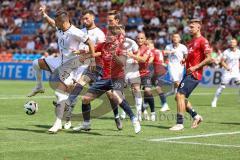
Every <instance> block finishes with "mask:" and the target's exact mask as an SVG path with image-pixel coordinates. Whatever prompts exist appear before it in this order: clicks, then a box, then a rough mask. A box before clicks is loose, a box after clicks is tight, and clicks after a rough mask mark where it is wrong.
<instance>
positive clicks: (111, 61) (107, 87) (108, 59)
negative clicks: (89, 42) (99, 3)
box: [73, 17, 141, 133]
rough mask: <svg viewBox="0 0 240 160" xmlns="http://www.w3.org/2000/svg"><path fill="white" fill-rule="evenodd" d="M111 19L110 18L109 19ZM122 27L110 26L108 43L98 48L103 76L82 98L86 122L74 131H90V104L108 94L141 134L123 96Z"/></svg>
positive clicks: (123, 60)
mask: <svg viewBox="0 0 240 160" xmlns="http://www.w3.org/2000/svg"><path fill="white" fill-rule="evenodd" d="M108 18H109V17H108ZM123 31H124V30H123V29H122V28H121V26H109V29H108V32H107V36H106V42H104V43H102V44H100V45H98V46H97V47H96V51H97V53H100V59H99V60H100V61H101V63H102V67H103V76H102V78H101V79H99V80H97V81H96V82H95V83H94V84H93V85H92V86H91V87H90V88H89V90H88V92H87V93H86V94H85V95H84V96H83V97H82V106H83V107H82V109H83V118H84V122H83V123H82V124H80V125H79V126H77V127H74V128H73V130H75V131H81V130H89V129H90V125H91V123H90V110H91V108H90V102H91V101H93V100H94V99H96V98H98V97H100V96H101V95H102V94H104V93H106V92H107V94H108V97H109V99H110V101H111V103H115V105H114V106H116V107H117V106H118V105H120V106H121V107H122V108H123V110H124V111H125V112H126V113H127V114H128V115H129V117H130V119H131V121H132V123H133V126H134V130H135V133H139V132H140V130H141V126H140V123H139V121H138V120H137V118H136V117H135V115H134V113H133V112H132V110H131V108H130V106H129V104H128V102H127V101H126V100H125V98H124V96H123V92H122V89H123V83H122V82H121V80H124V63H125V58H126V56H125V55H123V52H122V49H121V44H122V43H123V41H124V39H125V37H124V34H123Z"/></svg>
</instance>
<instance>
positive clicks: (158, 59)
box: [151, 48, 164, 75]
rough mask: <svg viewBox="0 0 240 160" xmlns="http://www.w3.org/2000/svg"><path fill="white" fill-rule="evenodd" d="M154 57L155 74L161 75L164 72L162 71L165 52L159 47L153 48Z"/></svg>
mask: <svg viewBox="0 0 240 160" xmlns="http://www.w3.org/2000/svg"><path fill="white" fill-rule="evenodd" d="M151 52H152V55H153V57H154V59H153V68H154V75H160V74H162V73H163V71H162V68H163V67H162V64H163V61H164V59H163V53H162V51H160V50H159V49H156V48H154V49H151Z"/></svg>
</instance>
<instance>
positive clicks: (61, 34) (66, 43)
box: [29, 6, 94, 133]
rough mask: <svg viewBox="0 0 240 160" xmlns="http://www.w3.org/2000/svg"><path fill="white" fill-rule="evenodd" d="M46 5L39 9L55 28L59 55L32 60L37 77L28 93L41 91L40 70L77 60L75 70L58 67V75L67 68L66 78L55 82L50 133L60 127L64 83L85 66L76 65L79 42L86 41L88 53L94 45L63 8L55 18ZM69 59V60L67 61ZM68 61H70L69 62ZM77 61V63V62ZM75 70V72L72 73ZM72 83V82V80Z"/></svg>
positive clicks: (50, 69)
mask: <svg viewBox="0 0 240 160" xmlns="http://www.w3.org/2000/svg"><path fill="white" fill-rule="evenodd" d="M45 10H46V7H45V6H41V7H40V11H41V13H42V15H43V17H44V18H45V19H46V20H47V22H48V23H49V24H50V25H51V26H52V27H54V28H56V29H57V31H56V34H57V38H58V46H59V52H60V54H59V56H58V57H56V58H53V57H49V58H45V59H39V60H36V61H33V68H34V69H35V71H36V79H37V86H36V88H34V89H33V92H32V93H31V94H30V95H29V96H30V97H31V96H34V95H36V94H37V93H40V92H43V91H44V90H43V86H42V82H41V70H47V71H50V72H51V73H53V72H55V71H56V69H57V68H59V67H61V66H64V67H66V66H67V65H65V63H68V64H69V65H70V67H71V65H72V63H71V62H73V61H75V62H77V63H76V64H77V65H76V66H75V68H76V69H75V70H74V71H73V70H71V69H70V67H69V68H64V70H61V69H59V75H58V76H59V77H60V79H61V77H62V76H63V75H62V73H61V72H63V73H64V72H65V71H66V70H65V69H67V70H68V71H69V73H68V74H69V75H70V76H68V77H66V79H61V80H60V83H57V85H56V90H55V95H56V97H57V106H56V109H55V113H56V121H55V123H54V125H53V127H51V128H50V129H49V130H48V131H49V132H50V133H56V132H57V131H58V130H60V129H62V118H63V112H64V108H65V101H66V100H67V98H68V93H67V92H68V88H67V87H66V84H67V85H69V83H71V82H70V81H72V78H73V76H74V75H78V74H76V72H78V69H80V70H82V71H81V72H83V70H84V69H85V68H86V66H84V67H81V66H78V65H80V64H81V63H80V62H79V59H78V57H77V55H76V53H77V52H78V50H79V45H80V43H81V42H83V43H86V44H87V45H88V47H89V52H90V54H92V55H94V45H93V43H92V42H91V40H90V39H89V38H88V36H87V35H86V34H85V33H83V32H82V31H81V30H80V29H78V28H76V27H75V26H73V25H71V23H70V20H69V16H68V13H67V12H66V11H64V10H58V11H57V12H56V18H55V19H52V18H50V17H49V16H48V15H47V14H46V12H45ZM69 60H70V61H69ZM69 62H70V63H69ZM78 62H79V63H78ZM74 72H75V73H74ZM72 83H73V82H72Z"/></svg>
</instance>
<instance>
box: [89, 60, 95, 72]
mask: <svg viewBox="0 0 240 160" xmlns="http://www.w3.org/2000/svg"><path fill="white" fill-rule="evenodd" d="M89 69H90V71H91V72H94V71H96V62H95V61H91V63H90V64H89Z"/></svg>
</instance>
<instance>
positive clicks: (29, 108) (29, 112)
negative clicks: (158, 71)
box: [24, 101, 38, 115]
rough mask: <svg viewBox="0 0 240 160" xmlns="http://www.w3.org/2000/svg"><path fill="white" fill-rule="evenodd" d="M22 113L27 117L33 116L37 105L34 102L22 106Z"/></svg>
mask: <svg viewBox="0 0 240 160" xmlns="http://www.w3.org/2000/svg"><path fill="white" fill-rule="evenodd" d="M24 111H25V112H26V114H27V115H33V114H35V113H36V112H37V111H38V104H37V103H36V102H34V101H29V102H27V103H26V104H24Z"/></svg>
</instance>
